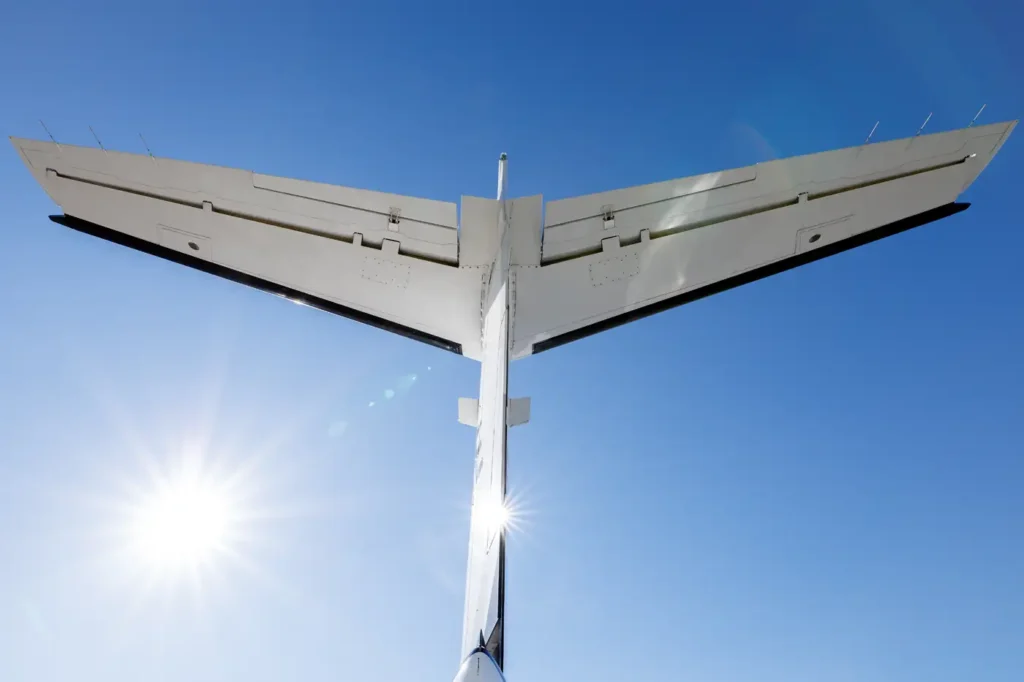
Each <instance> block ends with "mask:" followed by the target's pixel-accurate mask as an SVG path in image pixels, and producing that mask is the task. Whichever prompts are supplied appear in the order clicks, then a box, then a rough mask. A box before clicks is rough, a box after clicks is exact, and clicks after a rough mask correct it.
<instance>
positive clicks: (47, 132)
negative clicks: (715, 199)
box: [39, 119, 64, 151]
mask: <svg viewBox="0 0 1024 682" xmlns="http://www.w3.org/2000/svg"><path fill="white" fill-rule="evenodd" d="M39 125H41V126H43V130H45V131H46V134H47V135H49V136H50V141H51V142H53V143H54V144H55V145H57V149H60V150H62V151H63V149H64V148H63V147H61V146H60V142H57V140H56V139H55V138H54V137H53V133H51V132H50V129H49V128H47V127H46V124H45V123H43V119H39Z"/></svg>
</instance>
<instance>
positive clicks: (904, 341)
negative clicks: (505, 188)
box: [0, 0, 1024, 682]
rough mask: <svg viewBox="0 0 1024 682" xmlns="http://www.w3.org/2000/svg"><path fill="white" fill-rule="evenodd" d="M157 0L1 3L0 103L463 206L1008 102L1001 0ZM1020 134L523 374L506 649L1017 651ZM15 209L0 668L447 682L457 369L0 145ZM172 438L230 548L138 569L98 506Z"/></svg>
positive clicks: (1012, 50) (12, 128) (1002, 115)
mask: <svg viewBox="0 0 1024 682" xmlns="http://www.w3.org/2000/svg"><path fill="white" fill-rule="evenodd" d="M371 4H372V7H371ZM150 5H151V3H140V2H137V1H133V2H123V3H102V6H88V7H86V6H84V5H83V4H82V3H79V2H69V1H68V0H48V1H47V2H43V3H39V2H33V3H28V2H7V3H5V5H4V7H3V9H2V11H0V16H2V17H3V18H2V22H3V25H4V30H3V39H2V41H0V92H2V93H3V94H2V96H0V102H2V104H0V131H2V132H3V133H4V134H5V135H7V134H9V135H19V136H32V137H38V136H41V135H43V133H42V130H41V129H40V127H39V124H38V122H37V119H39V118H42V119H44V120H45V121H46V123H47V125H48V126H49V128H50V129H51V130H52V131H53V133H54V135H55V136H56V137H57V139H58V140H60V141H66V142H70V143H82V144H93V142H92V138H91V136H90V133H89V131H88V127H87V126H89V125H92V126H93V127H94V128H95V129H96V131H97V132H98V133H99V135H100V136H101V138H102V139H103V142H104V143H105V144H106V145H107V146H108V147H109V148H116V149H121V150H128V151H142V148H141V143H140V142H139V141H138V137H137V134H138V133H139V132H140V131H141V132H142V133H143V134H144V135H145V136H146V139H147V140H148V142H149V144H150V146H151V147H152V149H153V151H154V152H155V153H157V154H158V155H165V156H171V157H175V158H183V159H190V160H195V161H202V162H208V163H216V164H223V165H229V166H235V167H242V168H251V169H254V170H258V171H261V172H265V173H271V174H276V175H285V176H293V177H300V178H307V179H314V180H320V181H326V182H334V183H337V184H344V185H351V186H355V187H364V188H370V189H383V190H388V191H394V192H398V193H403V194H411V195H419V196H425V197H430V198H436V199H444V200H451V201H457V200H458V197H459V195H460V194H463V193H465V194H476V195H482V196H490V195H491V194H492V193H493V191H494V186H495V171H496V159H497V156H498V154H499V153H500V152H502V151H506V152H508V153H509V157H510V192H511V193H512V194H513V195H527V194H533V193H543V194H544V195H545V196H546V197H547V198H549V199H555V198H561V197H566V196H572V195H576V194H581V193H587V192H592V191H599V190H604V189H612V188H616V187H621V186H627V185H632V184H640V183H645V182H652V181H657V180H663V179H668V178H673V177H680V176H685V175H689V174H694V173H698V172H705V171H713V170H718V169H722V168H728V167H733V166H738V165H744V164H749V163H753V162H757V161H761V160H765V159H769V158H773V157H776V156H789V155H793V154H799V153H805V152H813V151H820V150H824V149H829V148H833V147H837V146H847V145H852V144H857V143H859V142H861V141H862V140H863V139H864V136H865V135H866V134H867V132H868V131H869V130H870V128H871V126H872V125H873V124H874V122H875V121H876V120H877V119H881V125H880V126H879V128H878V132H877V133H876V138H877V139H891V138H896V137H903V136H907V135H911V134H913V133H914V131H915V130H916V129H917V127H918V126H919V125H920V123H921V121H923V120H924V118H925V116H926V115H927V114H928V112H929V111H934V112H935V113H934V116H933V117H932V120H931V122H930V123H929V128H928V129H929V130H934V131H938V130H943V129H950V128H955V127H959V126H962V125H965V124H966V123H967V122H968V121H970V119H971V117H972V116H973V115H974V113H975V112H976V111H977V109H978V108H979V107H980V106H981V104H982V103H987V104H988V108H987V110H986V111H985V113H984V115H983V118H982V120H983V121H985V122H993V121H997V120H1005V119H1011V118H1017V117H1019V116H1020V115H1021V114H1022V113H1024V81H1022V79H1021V73H1022V72H1024V43H1022V42H1021V40H1020V35H1019V30H1020V27H1021V26H1022V25H1024V9H1022V7H1021V6H1020V5H1019V3H1010V2H1003V3H998V2H967V0H938V1H934V0H933V1H929V2H910V1H909V0H890V1H886V2H881V1H880V0H871V1H869V2H867V3H864V2H856V3H854V2H831V3H824V2H822V3H814V2H791V1H790V2H773V3H769V4H768V5H765V4H763V3H755V2H750V1H749V0H740V2H733V3H721V2H719V3H699V4H694V3H665V4H662V5H652V4H648V3H644V2H630V3H628V4H627V5H626V6H625V7H619V6H616V5H613V4H607V5H606V4H604V3H603V2H599V1H595V2H586V3H579V4H576V5H573V6H570V5H569V4H563V3H556V4H551V3H526V2H522V3H514V4H513V3H509V5H508V7H507V8H506V7H504V6H503V5H501V4H495V3H481V4H473V3H463V4H460V5H447V4H437V3H430V4H429V7H428V6H427V4H426V3H424V5H423V6H422V7H421V6H416V7H402V6H391V5H388V4H385V3H380V2H375V3H367V4H366V5H365V6H362V5H360V6H348V4H347V3H314V4H304V3H299V2H291V3H282V4H281V5H279V6H276V7H272V6H267V5H265V4H264V3H261V2H247V3H240V4H231V5H214V4H213V3H199V2H195V3H191V2H190V3H159V4H156V5H153V6H150ZM1020 135H1021V133H1019V132H1018V134H1017V137H1018V138H1019V137H1020ZM1021 142H1022V141H1021V140H1020V139H1011V140H1010V142H1009V143H1008V144H1007V145H1006V146H1005V147H1004V149H1003V151H1002V152H1001V154H1000V156H998V157H997V158H996V159H995V161H994V162H993V163H992V164H991V166H990V167H989V168H988V170H986V171H985V173H984V174H983V175H982V176H981V178H980V179H979V181H978V182H977V183H976V185H975V186H974V187H972V188H971V189H970V190H969V192H968V193H967V195H966V196H965V199H966V200H969V201H972V202H974V206H973V208H971V209H970V210H969V211H968V212H966V213H965V214H961V215H958V216H956V217H953V218H951V219H948V220H946V221H943V222H941V223H938V224H934V225H930V226H928V227H925V228H921V229H919V230H916V231H913V232H910V233H906V234H903V235H900V236H897V237H894V238H892V239H889V240H886V241H884V242H881V243H878V244H875V245H871V246H868V247H865V248H863V249H860V250H857V251H855V252H851V253H847V254H844V255H841V256H838V257H835V258H833V259H830V260H827V261H824V262H819V263H816V264H813V265H810V266H807V267H804V268H802V269H799V270H796V271H791V272H788V273H785V274H783V275H779V276H776V277H773V278H770V279H768V280H765V281H762V282H758V283H756V284H753V285H750V286H747V287H745V288H742V289H739V290H735V291H731V292H728V293H726V294H722V295H719V296H716V297H713V298H711V299H706V300H703V301H700V302H698V303H694V304H692V305H689V306H686V307H683V308H679V309H676V310H674V311H671V312H668V313H664V314H661V315H659V316H656V317H654V318H649V319H646V320H644V321H642V322H638V323H635V324H633V325H630V326H628V327H624V328H619V329H616V330H614V331H611V332H608V333H606V334H603V335H600V336H598V337H594V338H590V339H587V340H584V341H581V342H577V343H575V344H572V345H570V346H566V347H562V348H559V349H557V350H554V351H551V352H548V353H544V354H542V355H540V356H538V357H535V358H531V359H527V360H525V361H522V362H519V363H516V364H515V365H514V366H513V371H512V379H511V381H512V392H513V393H514V394H516V395H530V396H532V398H533V401H534V403H533V406H534V410H533V411H534V414H533V421H532V422H531V423H530V424H529V426H527V427H525V428H521V429H516V430H515V431H514V432H513V434H512V435H511V437H510V451H511V454H510V463H509V474H510V485H511V487H512V489H513V490H514V491H516V492H517V493H518V494H519V496H520V497H521V499H522V500H523V506H524V508H525V510H526V511H527V512H528V515H527V517H526V518H525V523H524V528H523V529H522V530H521V531H520V532H518V533H517V534H515V535H514V536H513V537H512V538H511V541H510V548H509V567H508V595H509V602H508V625H507V627H508V630H507V632H508V635H507V651H508V656H507V666H506V670H507V675H508V677H509V679H510V680H512V681H530V682H545V681H555V680H566V679H574V680H587V681H589V682H596V681H605V680H607V681H609V682H621V681H622V680H642V679H651V680H654V679H679V680H692V681H695V682H744V681H750V682H776V681H778V682H800V681H805V680H806V681H807V682H832V681H835V682H846V681H853V680H856V681H858V682H859V681H863V680H886V681H887V682H889V681H906V682H911V681H914V682H916V681H917V680H929V681H930V682H946V681H949V682H953V681H957V682H961V681H962V680H967V679H977V680H986V681H987V682H1004V681H1006V682H1008V681H1010V680H1019V679H1020V674H1021V670H1022V669H1024V543H1022V542H1021V538H1022V536H1024V496H1022V494H1021V490H1022V489H1024V389H1022V386H1024V362H1022V360H1021V347H1022V342H1024V306H1022V304H1021V302H1022V292H1024V280H1022V276H1024V275H1022V270H1021V265H1020V263H1021V253H1022V252H1024V221H1022V219H1021V211H1020V182H1021V179H1022V177H1024V175H1022V174H1024V144H1022V143H1021ZM0 205H2V207H3V216H2V219H0V234H2V236H3V243H4V248H3V249H0V422H2V428H0V680H3V681H4V682H44V681H49V680H53V681H60V682H65V681H67V680H77V681H79V682H100V681H102V682H128V681H129V680H132V681H134V680H147V681H148V682H164V681H167V682H171V681H173V682H179V681H185V680H188V681H189V682H201V681H206V680H210V681H214V680H233V681H241V680H245V681H246V682H264V681H268V682H269V681H271V680H274V681H277V680H286V679H287V680H302V681H303V682H318V681H321V680H323V681H327V680H332V681H336V680H394V681H395V682H399V681H404V680H447V679H451V676H452V675H453V673H454V672H455V668H456V665H457V663H458V654H459V651H458V649H459V636H460V628H461V614H462V599H463V594H462V591H463V579H464V571H465V545H466V538H467V533H468V503H469V484H470V478H471V473H470V472H471V468H472V456H473V433H472V431H471V430H470V429H467V428H465V427H462V426H460V425H459V424H457V423H456V421H455V413H456V410H455V406H456V398H458V397H459V396H463V395H466V396H468V395H475V393H476V381H477V365H476V364H475V363H473V362H471V361H469V360H465V359H463V358H460V357H457V356H454V355H450V354H447V353H444V352H442V351H438V350H435V349H433V348H429V347H427V346H423V345H420V344H417V343H415V342H412V341H409V340H405V339H402V338H397V337H391V336H389V335H388V334H386V333H384V332H380V331H376V330H373V329H368V328H362V327H360V326H359V325H357V324H356V323H353V322H350V321H347V320H344V319H340V318H335V317H332V316H329V315H326V314H323V313H320V312H317V311H314V310H310V309H305V308H301V307H297V306H295V305H292V304H290V303H288V302H286V301H283V300H280V299H277V298H274V297H271V296H268V295H265V294H261V293H259V292H256V291H251V290H248V289H246V288H244V287H241V286H238V285H235V284H232V283H229V282H224V281H219V280H217V279H215V278H213V277H210V276H207V275H204V274H201V273H197V272H192V271H189V270H187V269H183V268H181V267H179V266H176V265H173V264H170V263H165V262H161V261H158V260H155V259H151V258H149V257H146V256H143V255H140V254H136V253H133V252H130V251H128V250H126V249H123V248H120V247H117V246H114V245H111V244H107V243H104V242H102V241H99V240H96V239H93V238H91V237H87V236H84V235H80V234H77V233H73V232H71V231H68V230H66V229H64V228H62V227H59V226H57V225H54V224H51V223H50V222H49V221H48V220H47V218H46V216H47V215H48V214H50V213H54V212H55V211H56V207H55V206H53V205H52V203H51V202H50V200H49V199H48V197H46V195H45V194H44V193H43V192H42V191H41V190H40V189H39V188H38V187H37V186H36V185H35V184H34V182H33V181H32V179H31V178H30V176H29V174H28V173H27V172H26V171H25V169H23V168H22V166H21V163H20V161H19V159H18V157H17V156H16V154H14V152H13V150H12V149H10V148H8V149H6V150H3V151H0ZM389 391H391V392H393V395H392V397H391V398H388V397H387V396H388V395H389V393H388V392H389ZM371 402H374V403H375V405H374V406H373V407H370V406H369V405H370V403H371ZM195 451H198V452H201V453H203V456H204V457H205V458H206V461H207V462H210V463H212V464H211V465H210V466H211V469H213V470H215V471H217V472H220V473H219V474H217V475H225V476H226V475H229V474H231V473H232V472H237V471H242V472H243V474H242V475H241V477H240V479H239V480H241V481H242V482H243V483H244V485H243V486H242V491H243V492H244V494H245V499H244V503H245V508H246V509H247V510H248V511H249V512H251V517H252V518H251V519H250V520H249V521H247V522H246V524H245V528H244V530H245V536H244V538H242V539H241V540H240V541H239V545H238V551H239V554H240V557H239V558H238V559H237V560H232V561H226V560H225V561H222V562H220V563H218V564H216V565H214V566H212V567H211V570H209V571H207V572H205V573H204V574H203V580H202V584H201V587H200V588H197V587H196V586H195V584H193V583H190V582H187V581H177V582H175V581H163V582H158V583H156V584H149V585H147V583H146V581H145V580H143V576H141V575H140V573H139V570H138V566H133V565H131V563H132V562H131V560H130V559H128V558H126V557H125V556H123V555H122V553H121V552H119V547H120V545H119V543H120V540H119V535H118V533H117V531H118V529H119V528H122V527H123V526H124V524H125V523H126V520H125V511H124V506H125V505H126V504H127V503H128V502H130V501H131V500H132V499H136V498H137V496H138V494H139V490H145V489H146V486H147V485H148V484H147V480H148V479H147V471H148V470H149V469H148V468H152V467H153V466H157V467H163V468H164V469H167V468H173V467H174V466H176V463H177V462H178V461H179V460H180V458H181V457H182V456H183V453H185V452H195ZM147 467H148V468H147ZM242 540H244V542H243V541H242ZM666 670H667V671H668V673H667V674H666V672H665V671H666Z"/></svg>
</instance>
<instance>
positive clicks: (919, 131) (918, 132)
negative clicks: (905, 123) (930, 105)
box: [914, 112, 933, 137]
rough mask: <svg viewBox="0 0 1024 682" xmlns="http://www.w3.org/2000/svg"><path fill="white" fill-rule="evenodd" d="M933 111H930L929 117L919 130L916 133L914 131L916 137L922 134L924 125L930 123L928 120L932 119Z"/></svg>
mask: <svg viewBox="0 0 1024 682" xmlns="http://www.w3.org/2000/svg"><path fill="white" fill-rule="evenodd" d="M932 113H933V112H929V113H928V118H926V119H925V120H924V123H922V124H921V127H920V128H918V129H917V132H916V133H914V137H917V136H918V135H920V134H921V131H922V130H924V127H925V126H926V125H928V121H930V120H932Z"/></svg>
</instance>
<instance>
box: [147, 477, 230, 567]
mask: <svg viewBox="0 0 1024 682" xmlns="http://www.w3.org/2000/svg"><path fill="white" fill-rule="evenodd" d="M232 507H233V505H232V501H231V498H230V496H229V495H228V494H227V493H226V492H225V491H224V490H223V489H220V488H218V486H216V485H215V484H213V483H212V482H210V481H204V480H202V479H200V478H198V477H181V478H179V479H178V480H169V481H165V482H163V484H162V485H161V486H160V487H159V488H158V489H156V490H154V491H153V492H152V493H151V494H150V495H149V496H148V497H147V499H145V500H144V501H143V502H142V504H141V505H140V506H139V508H138V510H137V514H136V518H135V520H134V521H135V522H134V524H133V526H134V527H133V531H134V532H133V535H134V541H135V546H136V549H137V550H138V552H139V554H140V556H141V558H142V559H143V560H144V561H146V562H147V563H148V564H150V565H151V566H152V567H153V568H157V569H161V570H163V569H173V568H177V567H183V566H196V565H199V564H204V563H206V562H208V561H210V560H211V559H213V558H214V557H215V555H216V554H218V553H219V552H221V551H223V550H224V549H225V548H226V547H227V544H228V542H229V541H230V533H231V525H232V517H233V516H234V512H235V510H234V509H233V508H232Z"/></svg>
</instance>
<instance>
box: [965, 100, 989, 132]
mask: <svg viewBox="0 0 1024 682" xmlns="http://www.w3.org/2000/svg"><path fill="white" fill-rule="evenodd" d="M987 106H988V105H987V104H982V105H981V109H978V113H976V114H975V115H974V118H972V119H971V122H970V123H968V124H967V127H968V128H970V127H971V126H973V125H974V122H975V121H977V120H978V117H979V116H981V112H983V111H985V107H987Z"/></svg>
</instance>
